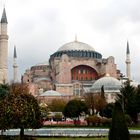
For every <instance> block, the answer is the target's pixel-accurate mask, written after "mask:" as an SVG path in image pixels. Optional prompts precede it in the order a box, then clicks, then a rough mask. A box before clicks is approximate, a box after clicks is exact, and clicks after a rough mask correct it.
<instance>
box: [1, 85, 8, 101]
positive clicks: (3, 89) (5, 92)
mask: <svg viewBox="0 0 140 140" xmlns="http://www.w3.org/2000/svg"><path fill="white" fill-rule="evenodd" d="M8 94H9V85H8V84H0V100H1V99H3V98H4V97H5V96H7V95H8Z"/></svg>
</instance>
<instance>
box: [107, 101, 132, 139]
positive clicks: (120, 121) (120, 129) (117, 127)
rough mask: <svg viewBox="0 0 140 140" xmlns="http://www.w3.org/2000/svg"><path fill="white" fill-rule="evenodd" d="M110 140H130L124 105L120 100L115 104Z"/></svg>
mask: <svg viewBox="0 0 140 140" xmlns="http://www.w3.org/2000/svg"><path fill="white" fill-rule="evenodd" d="M109 140H130V137H129V131H128V128H127V125H126V122H125V116H124V114H123V110H122V106H121V104H120V103H118V102H116V103H115V106H114V111H113V118H112V125H111V127H110V130H109Z"/></svg>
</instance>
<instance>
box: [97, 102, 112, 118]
mask: <svg viewBox="0 0 140 140" xmlns="http://www.w3.org/2000/svg"><path fill="white" fill-rule="evenodd" d="M113 108H114V103H108V104H107V105H106V107H105V108H103V109H102V110H101V111H100V115H101V116H103V117H107V118H112V113H113Z"/></svg>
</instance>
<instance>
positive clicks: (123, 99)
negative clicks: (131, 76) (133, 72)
mask: <svg viewBox="0 0 140 140" xmlns="http://www.w3.org/2000/svg"><path fill="white" fill-rule="evenodd" d="M137 95H138V94H137V88H135V87H133V86H131V85H130V82H129V81H127V82H126V83H125V85H124V87H122V88H121V89H120V94H118V95H117V101H119V102H120V103H121V104H122V108H123V111H124V113H126V114H128V115H130V117H131V118H132V120H133V122H134V123H137V114H138V103H137V102H138V99H139V98H138V96H137Z"/></svg>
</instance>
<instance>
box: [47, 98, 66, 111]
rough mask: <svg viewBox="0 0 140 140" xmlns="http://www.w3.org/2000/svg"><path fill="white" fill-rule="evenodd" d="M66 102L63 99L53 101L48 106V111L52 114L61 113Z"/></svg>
mask: <svg viewBox="0 0 140 140" xmlns="http://www.w3.org/2000/svg"><path fill="white" fill-rule="evenodd" d="M66 104H67V102H66V101H65V100H63V99H54V100H52V102H51V103H50V104H49V105H48V107H49V108H50V110H51V111H52V112H63V110H64V108H65V106H66Z"/></svg>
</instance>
